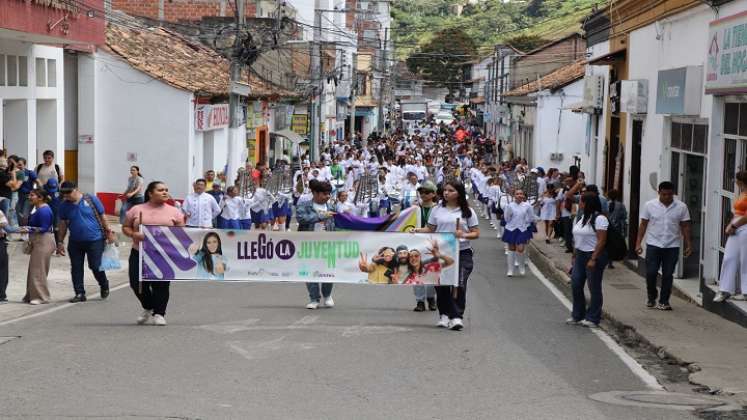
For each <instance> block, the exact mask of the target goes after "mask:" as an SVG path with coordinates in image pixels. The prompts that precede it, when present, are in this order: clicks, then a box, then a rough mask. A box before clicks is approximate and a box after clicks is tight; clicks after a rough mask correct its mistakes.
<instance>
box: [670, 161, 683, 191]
mask: <svg viewBox="0 0 747 420" xmlns="http://www.w3.org/2000/svg"><path fill="white" fill-rule="evenodd" d="M669 175H670V176H669V179H671V180H672V184H674V193H675V194H678V195H679V194H680V154H679V153H678V152H672V171H671V172H670V174H669Z"/></svg>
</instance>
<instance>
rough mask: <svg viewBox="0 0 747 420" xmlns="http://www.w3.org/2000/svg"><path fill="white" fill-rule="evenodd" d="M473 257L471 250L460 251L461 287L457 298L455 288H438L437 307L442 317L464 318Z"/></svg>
mask: <svg viewBox="0 0 747 420" xmlns="http://www.w3.org/2000/svg"><path fill="white" fill-rule="evenodd" d="M472 256H473V252H472V250H471V249H463V250H461V251H459V286H458V287H457V295H456V297H454V295H453V286H436V301H437V303H436V305H437V306H438V313H439V314H440V315H446V316H448V317H449V319H454V318H462V317H464V310H465V309H466V306H467V281H468V280H469V275H470V274H471V273H472V268H473V261H472Z"/></svg>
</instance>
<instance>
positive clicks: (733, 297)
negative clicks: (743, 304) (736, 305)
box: [731, 293, 747, 300]
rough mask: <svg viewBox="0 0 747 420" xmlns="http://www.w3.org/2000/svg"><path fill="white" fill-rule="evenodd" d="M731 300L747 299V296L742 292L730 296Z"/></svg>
mask: <svg viewBox="0 0 747 420" xmlns="http://www.w3.org/2000/svg"><path fill="white" fill-rule="evenodd" d="M731 300H747V297H745V296H744V294H742V293H739V294H736V295H734V296H732V297H731Z"/></svg>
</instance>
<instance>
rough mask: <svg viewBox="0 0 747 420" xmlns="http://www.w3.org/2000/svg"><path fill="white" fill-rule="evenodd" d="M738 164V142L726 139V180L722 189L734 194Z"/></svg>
mask: <svg viewBox="0 0 747 420" xmlns="http://www.w3.org/2000/svg"><path fill="white" fill-rule="evenodd" d="M736 164H737V141H736V140H734V139H729V138H727V139H724V179H723V184H722V185H721V188H723V189H724V190H725V191H730V192H734V183H735V182H736V180H735V176H736V170H737V168H736Z"/></svg>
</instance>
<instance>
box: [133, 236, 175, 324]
mask: <svg viewBox="0 0 747 420" xmlns="http://www.w3.org/2000/svg"><path fill="white" fill-rule="evenodd" d="M129 263H130V267H129V270H128V274H129V275H130V287H131V288H132V291H133V292H135V297H137V299H138V300H139V301H140V305H142V306H143V309H145V310H150V311H153V314H154V315H161V316H165V315H166V306H167V305H168V304H169V286H171V282H170V281H144V282H142V284H141V282H140V252H139V251H138V250H137V249H133V250H132V252H130V260H129Z"/></svg>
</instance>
